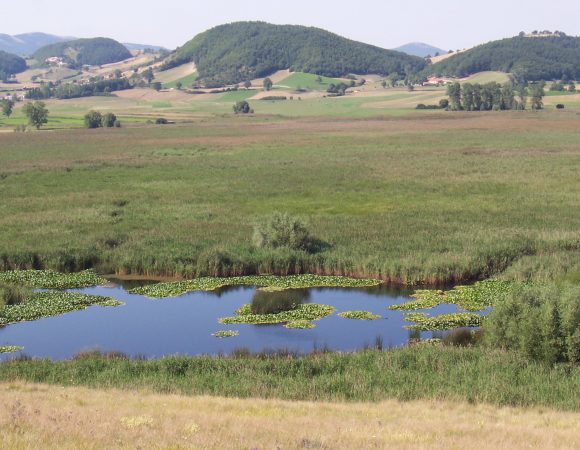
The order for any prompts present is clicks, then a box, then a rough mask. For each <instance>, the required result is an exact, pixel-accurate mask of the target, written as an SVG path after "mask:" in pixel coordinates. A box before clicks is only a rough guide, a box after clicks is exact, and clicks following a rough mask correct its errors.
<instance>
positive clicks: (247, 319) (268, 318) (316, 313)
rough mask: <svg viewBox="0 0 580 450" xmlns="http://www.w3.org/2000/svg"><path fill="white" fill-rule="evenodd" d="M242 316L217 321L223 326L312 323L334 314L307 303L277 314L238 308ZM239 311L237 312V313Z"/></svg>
mask: <svg viewBox="0 0 580 450" xmlns="http://www.w3.org/2000/svg"><path fill="white" fill-rule="evenodd" d="M240 309H241V311H242V314H237V315H236V316H234V317H222V318H221V319H219V322H220V323H223V324H250V325H261V324H277V323H288V322H296V321H303V320H304V321H312V320H320V319H322V318H324V317H326V316H329V315H330V314H332V313H333V312H334V308H333V307H332V306H328V305H318V304H316V303H308V304H305V305H300V306H298V307H297V308H296V309H293V310H291V311H284V312H281V313H279V314H252V313H251V312H250V313H249V314H248V313H247V308H244V307H242V308H240ZM240 309H239V310H238V311H237V312H239V311H240Z"/></svg>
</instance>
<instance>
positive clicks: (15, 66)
mask: <svg viewBox="0 0 580 450" xmlns="http://www.w3.org/2000/svg"><path fill="white" fill-rule="evenodd" d="M25 70H26V61H24V59H22V58H21V57H20V56H16V55H13V54H11V53H6V52H3V51H2V50H0V74H4V75H14V74H16V73H20V72H24V71H25Z"/></svg>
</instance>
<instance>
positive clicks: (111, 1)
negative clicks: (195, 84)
mask: <svg viewBox="0 0 580 450" xmlns="http://www.w3.org/2000/svg"><path fill="white" fill-rule="evenodd" d="M2 3H4V4H3V5H2V7H1V9H0V15H1V16H3V17H9V18H10V20H3V21H2V24H1V25H0V33H6V34H19V33H26V32H33V31H42V32H45V33H51V34H57V35H60V36H74V37H97V36H104V37H111V38H113V39H117V40H118V41H121V42H131V43H140V44H149V45H162V46H165V47H167V48H170V49H173V48H175V47H177V46H179V45H182V44H184V43H185V42H187V41H188V40H189V39H191V38H192V37H194V36H195V35H196V34H197V33H200V32H202V31H205V30H207V29H208V28H211V27H213V26H216V25H221V24H223V23H228V22H235V21H240V20H261V21H266V22H271V23H276V24H294V25H308V26H316V27H319V28H324V29H326V30H329V31H332V32H334V33H337V34H340V35H342V36H345V37H348V38H351V39H355V40H358V41H362V42H366V43H369V44H373V45H377V46H379V47H384V48H394V47H397V46H399V45H402V44H406V43H408V42H426V43H429V44H431V45H435V46H437V47H440V48H443V49H445V50H449V49H460V48H461V49H462V48H469V47H472V46H474V45H477V44H480V43H484V42H488V41H491V40H495V39H500V38H503V37H510V36H514V35H516V34H518V33H519V32H520V31H527V32H530V31H533V30H535V29H539V30H552V31H553V30H560V31H564V32H565V33H567V34H570V35H580V20H578V16H579V15H580V1H578V0H551V1H550V2H546V1H545V0H541V1H539V0H507V1H506V0H487V1H486V2H485V3H483V2H466V1H465V0H445V1H436V0H431V1H426V0H414V1H412V2H411V1H402V2H401V1H397V2H393V1H389V0H382V1H381V0H362V1H358V2H357V1H349V2H342V1H340V0H332V1H327V0H294V1H285V2H276V1H274V0H241V1H240V0H209V1H207V0H206V1H204V2H200V1H196V0H170V1H167V2H163V1H159V0H156V1H149V0H139V1H136V0H99V1H97V2H86V1H82V0H34V2H33V3H32V4H33V10H29V9H28V8H27V10H26V11H23V10H22V7H21V3H20V2H2Z"/></svg>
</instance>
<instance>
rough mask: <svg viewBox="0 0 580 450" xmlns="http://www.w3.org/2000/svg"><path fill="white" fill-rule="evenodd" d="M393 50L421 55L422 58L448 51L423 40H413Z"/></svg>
mask: <svg viewBox="0 0 580 450" xmlns="http://www.w3.org/2000/svg"><path fill="white" fill-rule="evenodd" d="M393 50H395V51H397V52H403V53H406V54H407V55H412V56H419V57H420V58H425V57H427V56H435V55H437V54H439V55H444V54H445V53H447V51H446V50H443V49H441V48H438V47H434V46H432V45H429V44H425V43H423V42H411V43H409V44H405V45H401V46H400V47H397V48H394V49H393Z"/></svg>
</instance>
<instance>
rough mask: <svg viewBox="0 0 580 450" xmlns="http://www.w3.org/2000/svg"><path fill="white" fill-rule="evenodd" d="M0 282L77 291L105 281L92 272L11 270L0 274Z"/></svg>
mask: <svg viewBox="0 0 580 450" xmlns="http://www.w3.org/2000/svg"><path fill="white" fill-rule="evenodd" d="M0 282H6V283H15V284H21V285H24V286H28V287H32V288H37V289H77V288H84V287H91V286H99V285H101V284H105V283H106V282H107V280H105V279H104V278H102V277H100V276H99V275H97V274H96V272H94V271H93V270H85V271H84V272H78V273H60V272H54V271H52V270H11V271H8V272H0Z"/></svg>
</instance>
